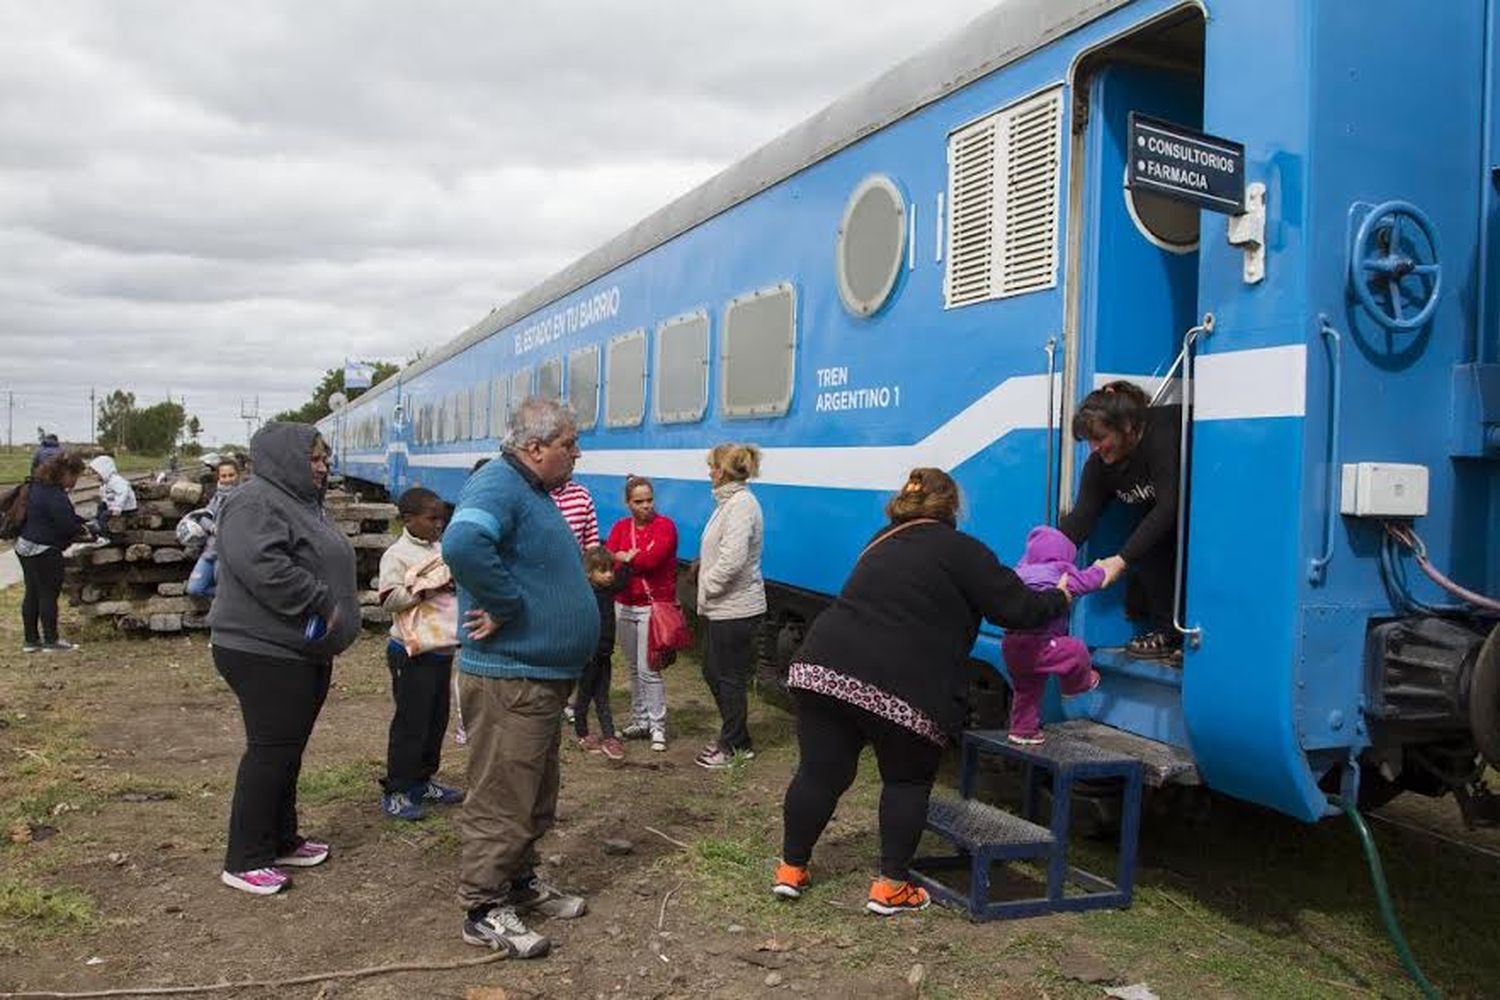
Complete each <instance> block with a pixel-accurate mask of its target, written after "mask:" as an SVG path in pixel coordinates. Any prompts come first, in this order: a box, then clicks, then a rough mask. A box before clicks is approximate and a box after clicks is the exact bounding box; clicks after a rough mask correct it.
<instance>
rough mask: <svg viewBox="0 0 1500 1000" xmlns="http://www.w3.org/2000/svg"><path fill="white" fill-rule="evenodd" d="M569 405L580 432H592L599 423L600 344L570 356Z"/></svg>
mask: <svg viewBox="0 0 1500 1000" xmlns="http://www.w3.org/2000/svg"><path fill="white" fill-rule="evenodd" d="M568 404H569V405H570V406H572V407H573V416H574V418H575V419H576V420H577V421H578V429H579V430H581V431H586V430H591V429H592V428H593V426H594V425H595V424H597V423H598V422H599V345H598V344H594V345H591V346H589V347H582V348H579V349H578V350H576V351H574V352H573V353H572V354H569V355H568Z"/></svg>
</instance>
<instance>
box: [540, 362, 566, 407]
mask: <svg viewBox="0 0 1500 1000" xmlns="http://www.w3.org/2000/svg"><path fill="white" fill-rule="evenodd" d="M562 387H563V363H562V358H551V359H549V360H547V361H543V362H542V363H541V364H540V365H538V366H537V370H536V394H537V395H538V396H541V397H542V398H543V399H562Z"/></svg>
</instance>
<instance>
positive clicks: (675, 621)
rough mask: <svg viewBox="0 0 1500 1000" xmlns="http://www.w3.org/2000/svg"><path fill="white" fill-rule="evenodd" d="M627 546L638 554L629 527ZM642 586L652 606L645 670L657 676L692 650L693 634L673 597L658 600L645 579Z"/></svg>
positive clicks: (631, 529) (634, 537)
mask: <svg viewBox="0 0 1500 1000" xmlns="http://www.w3.org/2000/svg"><path fill="white" fill-rule="evenodd" d="M630 543H631V545H632V546H635V547H636V548H637V550H639V543H638V542H637V540H636V534H635V525H634V524H632V525H631V526H630ZM641 586H642V587H644V588H645V590H646V598H647V600H649V601H650V602H651V620H650V622H649V623H648V624H647V626H646V666H647V667H649V668H651V669H652V670H655V671H657V672H660V671H662V670H665V669H667V667H670V666H671V665H672V664H673V663H674V662H676V660H677V653H678V651H679V650H683V649H687V648H689V647H690V646H692V644H693V630H692V629H691V628H689V627H688V623H687V616H686V615H684V614H683V613H682V606H681V605H679V604H678V603H677V600H676V597H675V595H674V596H673V597H669V598H658V597H657V596H656V595H655V594H653V593H651V585H650V584H649V583H647V582H646V578H645V576H642V577H641Z"/></svg>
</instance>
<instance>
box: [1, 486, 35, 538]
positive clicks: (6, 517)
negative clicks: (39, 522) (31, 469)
mask: <svg viewBox="0 0 1500 1000" xmlns="http://www.w3.org/2000/svg"><path fill="white" fill-rule="evenodd" d="M30 493H31V480H30V479H28V480H26V481H25V482H24V483H21V484H20V485H19V486H12V487H11V488H10V489H9V490H7V491H6V492H5V494H4V495H0V539H5V540H6V541H10V540H12V539H16V538H20V537H21V528H22V527H23V526H24V525H25V524H26V498H27V496H28V494H30Z"/></svg>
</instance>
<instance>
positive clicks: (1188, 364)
mask: <svg viewBox="0 0 1500 1000" xmlns="http://www.w3.org/2000/svg"><path fill="white" fill-rule="evenodd" d="M1213 332H1214V314H1213V313H1211V312H1210V313H1204V314H1203V322H1202V323H1200V324H1198V325H1197V326H1195V327H1193V328H1192V329H1191V330H1189V331H1188V332H1187V333H1186V334H1185V335H1184V336H1183V338H1182V353H1181V354H1179V355H1178V356H1177V361H1176V362H1174V363H1173V365H1172V368H1171V369H1169V370H1168V372H1167V375H1168V379H1169V380H1168V381H1166V382H1163V383H1162V386H1161V388H1160V389H1158V390H1157V395H1158V397H1159V396H1161V394H1162V393H1163V392H1164V391H1165V390H1166V387H1167V386H1168V385H1170V384H1171V382H1170V377H1171V373H1172V371H1175V370H1176V369H1177V366H1178V364H1181V365H1182V429H1181V431H1180V432H1179V435H1178V442H1177V447H1178V453H1177V564H1176V567H1175V569H1174V572H1173V575H1172V581H1173V582H1172V627H1173V628H1175V629H1176V630H1177V632H1178V634H1179V635H1181V636H1182V638H1183V640H1184V641H1185V642H1186V643H1187V644H1188V645H1189V646H1191V647H1192V648H1193V649H1197V648H1198V646H1199V645H1200V644H1201V643H1202V642H1203V629H1202V628H1201V627H1199V626H1197V625H1194V626H1191V627H1190V626H1187V625H1184V624H1183V623H1182V621H1181V618H1182V610H1181V609H1182V589H1183V579H1184V576H1185V573H1186V570H1187V518H1186V517H1184V516H1183V514H1184V507H1185V505H1186V503H1187V499H1186V498H1187V490H1188V481H1189V476H1188V471H1189V468H1190V462H1189V460H1188V433H1189V431H1190V430H1191V428H1192V408H1193V368H1192V359H1193V348H1194V346H1196V345H1197V343H1198V341H1199V340H1200V339H1202V338H1203V337H1206V336H1208V335H1209V334H1211V333H1213ZM1152 402H1153V403H1154V402H1155V400H1153V401H1152Z"/></svg>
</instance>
